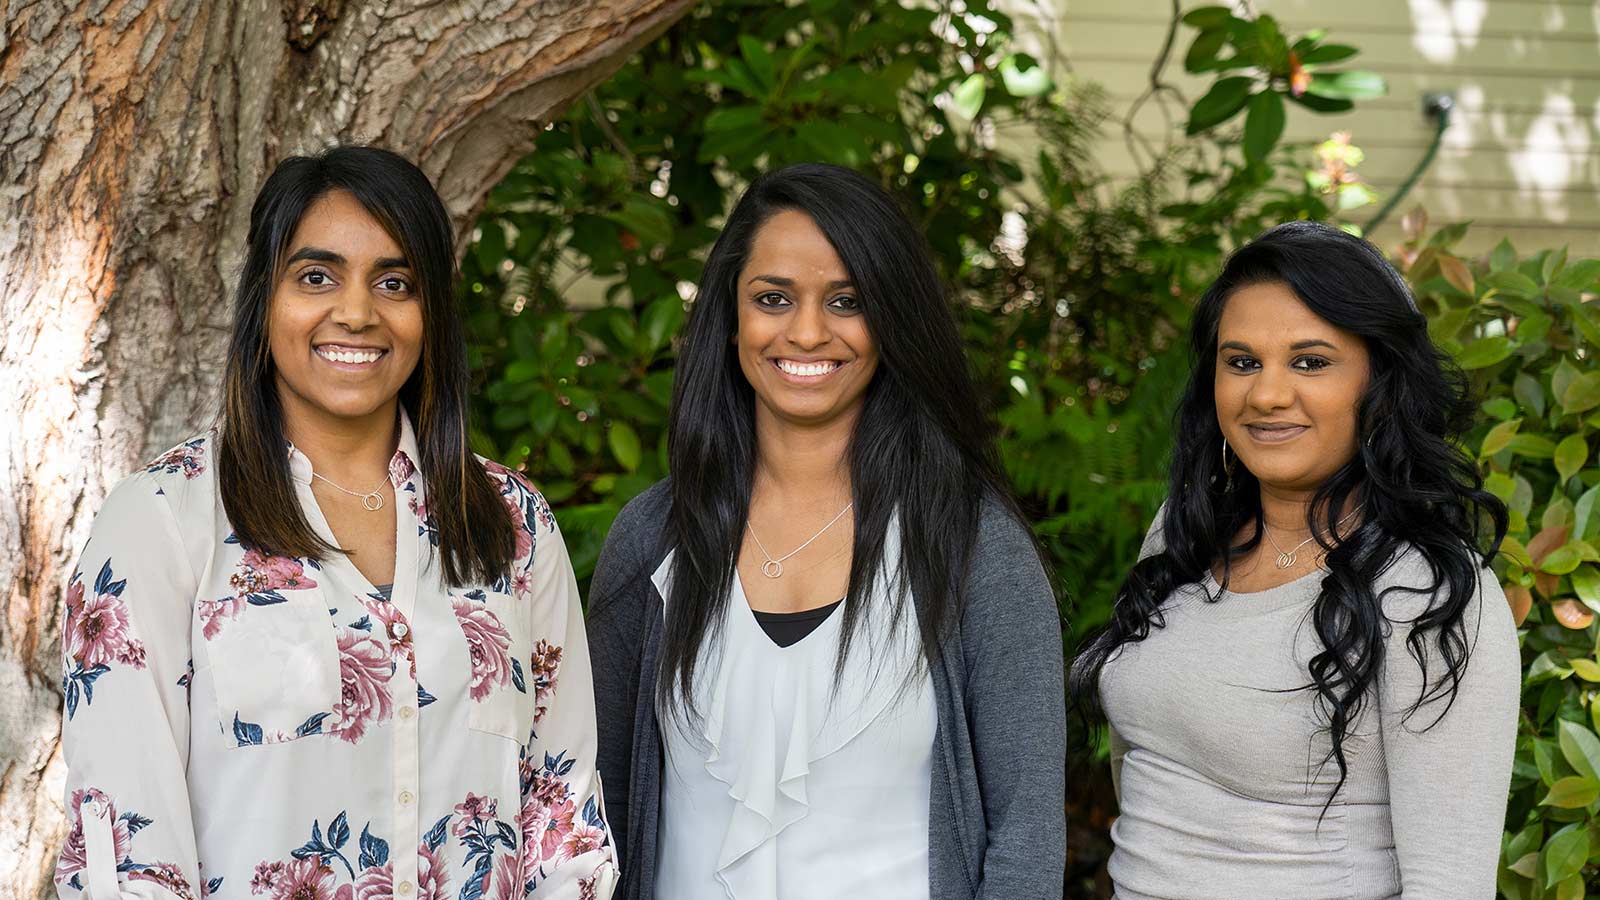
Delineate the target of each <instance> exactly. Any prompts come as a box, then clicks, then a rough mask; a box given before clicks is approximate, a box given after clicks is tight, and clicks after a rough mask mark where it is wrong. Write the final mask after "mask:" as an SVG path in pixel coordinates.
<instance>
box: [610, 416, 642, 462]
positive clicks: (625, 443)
mask: <svg viewBox="0 0 1600 900" xmlns="http://www.w3.org/2000/svg"><path fill="white" fill-rule="evenodd" d="M606 440H607V443H608V444H609V445H610V446H611V455H612V456H614V457H616V459H617V463H618V464H620V465H621V466H622V467H623V468H624V469H627V470H628V471H629V472H632V471H633V470H634V469H637V468H639V460H640V457H641V454H642V450H641V448H640V446H639V433H638V432H636V431H634V430H633V426H632V425H629V424H628V423H627V422H623V421H620V420H618V421H613V422H612V423H611V428H610V430H609V431H607V433H606Z"/></svg>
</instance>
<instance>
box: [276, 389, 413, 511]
mask: <svg viewBox="0 0 1600 900" xmlns="http://www.w3.org/2000/svg"><path fill="white" fill-rule="evenodd" d="M282 406H283V432H284V437H286V438H288V439H289V442H290V443H292V444H294V446H295V449H296V450H299V451H300V452H301V453H304V454H305V455H306V458H307V459H309V460H311V468H312V470H313V471H315V472H316V473H317V474H319V475H321V476H322V477H324V478H327V479H330V480H332V481H333V482H334V483H336V484H338V485H340V486H341V487H347V488H350V489H351V490H356V489H360V490H366V489H367V488H369V487H371V486H372V483H373V482H375V481H377V480H379V479H380V478H383V477H384V476H385V475H386V474H387V473H388V471H389V460H390V459H391V458H392V457H393V456H394V451H395V447H396V445H397V444H398V443H399V442H400V423H399V419H398V411H399V403H398V401H394V400H391V401H390V402H389V403H387V404H385V405H383V406H381V407H379V408H378V409H377V410H374V411H373V412H372V413H370V414H368V415H364V416H358V417H345V416H334V415H329V414H327V413H325V412H323V411H321V410H314V409H308V408H307V407H308V404H306V403H304V402H303V401H299V400H298V399H295V400H291V399H289V398H284V400H283V402H282Z"/></svg>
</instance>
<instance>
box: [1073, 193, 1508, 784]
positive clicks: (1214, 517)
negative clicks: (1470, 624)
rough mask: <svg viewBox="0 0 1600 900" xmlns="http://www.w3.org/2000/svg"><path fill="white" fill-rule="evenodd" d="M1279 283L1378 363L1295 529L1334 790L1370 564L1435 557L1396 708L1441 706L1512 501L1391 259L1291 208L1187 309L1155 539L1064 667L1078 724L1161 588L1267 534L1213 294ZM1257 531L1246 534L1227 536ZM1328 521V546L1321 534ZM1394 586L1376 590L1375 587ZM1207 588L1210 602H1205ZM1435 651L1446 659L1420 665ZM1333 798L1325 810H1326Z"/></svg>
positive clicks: (1363, 665)
mask: <svg viewBox="0 0 1600 900" xmlns="http://www.w3.org/2000/svg"><path fill="white" fill-rule="evenodd" d="M1263 283H1280V284H1283V285H1286V286H1287V287H1288V288H1289V289H1290V290H1291V291H1293V292H1294V294H1295V296H1297V297H1298V298H1299V299H1300V300H1301V302H1303V303H1305V305H1306V306H1307V307H1308V308H1310V310H1311V311H1312V312H1313V313H1315V314H1316V315H1318V316H1319V317H1321V318H1322V319H1323V320H1325V321H1327V322H1328V323H1330V324H1332V325H1335V326H1337V327H1339V328H1341V329H1343V330H1345V331H1348V332H1350V333H1352V334H1355V335H1357V336H1358V337H1360V338H1361V340H1362V341H1363V343H1364V344H1365V346H1366V349H1367V353H1368V357H1369V360H1370V366H1371V373H1370V379H1369V382H1368V386H1367V389H1366V393H1365V395H1364V396H1363V397H1362V398H1361V403H1360V407H1359V409H1358V411H1357V412H1358V418H1357V421H1358V423H1359V424H1358V427H1359V428H1360V450H1359V452H1357V453H1356V455H1355V456H1354V457H1353V458H1352V459H1351V460H1350V461H1349V462H1347V463H1346V464H1345V465H1344V466H1343V467H1341V468H1340V469H1339V470H1338V471H1336V472H1335V473H1334V474H1333V475H1332V476H1330V477H1329V478H1328V479H1327V481H1325V482H1324V483H1323V484H1322V485H1321V487H1319V488H1318V489H1317V491H1316V493H1315V494H1314V496H1313V499H1312V502H1311V503H1310V504H1309V505H1308V506H1307V511H1306V525H1307V527H1308V528H1310V529H1311V533H1312V534H1314V535H1317V541H1318V543H1319V544H1321V545H1322V547H1323V549H1324V550H1326V551H1327V556H1326V560H1325V565H1326V568H1327V575H1326V577H1324V578H1323V580H1322V592H1321V594H1320V595H1319V596H1318V598H1317V601H1316V604H1315V605H1314V607H1313V608H1312V612H1311V624H1312V626H1313V627H1314V628H1315V629H1316V635H1317V638H1318V639H1319V641H1320V643H1321V646H1322V650H1321V651H1320V652H1318V653H1317V654H1316V655H1314V656H1313V657H1312V658H1311V660H1310V661H1309V663H1308V666H1307V668H1308V675H1309V678H1310V681H1309V683H1308V684H1307V685H1305V686H1303V688H1301V689H1304V690H1309V691H1312V692H1314V694H1315V695H1316V698H1317V704H1318V708H1319V712H1320V714H1321V715H1322V716H1325V718H1326V722H1325V727H1326V728H1327V729H1328V732H1329V734H1330V736H1331V739H1332V750H1331V753H1330V756H1331V757H1332V759H1333V760H1334V761H1335V762H1336V763H1337V764H1338V767H1339V780H1338V782H1337V783H1336V784H1335V785H1334V788H1333V791H1332V793H1330V795H1329V797H1328V801H1327V802H1328V803H1330V804H1331V803H1332V802H1333V798H1334V797H1335V796H1337V795H1338V792H1339V790H1340V789H1341V788H1342V787H1343V786H1344V783H1345V779H1346V776H1347V774H1348V769H1347V766H1346V760H1345V750H1344V744H1345V740H1346V738H1347V736H1348V734H1349V730H1350V728H1351V726H1352V724H1353V723H1354V722H1355V721H1356V720H1357V718H1358V717H1359V715H1360V713H1361V711H1362V709H1363V708H1364V706H1365V704H1366V702H1367V693H1368V691H1369V689H1371V688H1372V687H1373V685H1374V682H1375V680H1376V678H1377V676H1378V672H1379V670H1380V668H1381V667H1382V665H1383V654H1384V639H1385V633H1386V629H1387V627H1388V626H1387V622H1386V620H1385V618H1384V614H1383V600H1384V597H1383V596H1382V595H1380V594H1379V593H1378V592H1377V591H1376V590H1375V588H1374V586H1375V585H1376V583H1377V580H1378V577H1379V575H1380V574H1382V572H1383V571H1384V569H1385V568H1387V567H1388V566H1389V565H1390V564H1391V563H1392V562H1393V561H1394V559H1395V558H1396V557H1397V555H1398V554H1400V553H1401V552H1402V551H1403V550H1404V549H1406V548H1407V547H1410V548H1415V550H1416V551H1417V552H1419V553H1420V554H1421V555H1422V557H1423V558H1424V559H1425V560H1426V561H1427V563H1428V565H1429V567H1430V568H1431V569H1432V577H1433V584H1432V585H1431V586H1422V585H1415V586H1408V587H1414V588H1416V589H1423V590H1427V591H1429V592H1431V593H1432V594H1433V595H1434V597H1435V599H1434V601H1433V602H1432V604H1431V605H1430V607H1429V608H1428V610H1427V611H1426V612H1425V613H1424V614H1423V615H1422V616H1421V617H1419V618H1418V619H1416V620H1415V621H1414V622H1413V624H1412V626H1411V631H1410V634H1409V635H1408V636H1407V637H1406V647H1407V648H1408V650H1409V653H1410V655H1411V656H1412V658H1413V659H1415V660H1416V662H1417V664H1418V665H1419V666H1421V667H1422V674H1423V689H1422V692H1421V695H1420V696H1419V697H1418V698H1417V700H1416V702H1415V703H1414V704H1413V705H1412V706H1411V707H1410V709H1409V710H1408V711H1407V713H1406V715H1407V717H1410V716H1411V715H1413V714H1415V713H1416V712H1417V710H1419V709H1420V708H1421V707H1422V706H1423V705H1424V704H1429V703H1432V702H1433V701H1435V700H1441V699H1442V700H1443V701H1444V705H1443V707H1442V708H1440V709H1439V712H1438V716H1437V717H1435V718H1434V720H1433V721H1432V722H1430V723H1428V726H1427V727H1430V728H1431V727H1432V726H1433V725H1434V724H1437V722H1438V721H1439V720H1440V719H1442V718H1443V717H1444V715H1445V714H1446V713H1448V712H1449V709H1450V705H1451V704H1452V703H1453V702H1454V700H1455V694H1456V691H1457V689H1458V688H1459V687H1460V683H1461V676H1462V673H1463V672H1464V671H1465V670H1466V666H1467V661H1468V656H1469V653H1470V642H1469V641H1468V638H1467V628H1466V623H1465V622H1464V621H1463V618H1464V613H1465V612H1466V609H1467V606H1468V604H1469V603H1470V602H1471V600H1472V597H1473V595H1474V593H1475V592H1476V591H1477V588H1478V578H1479V573H1480V571H1481V570H1482V569H1483V568H1484V567H1485V566H1486V565H1487V560H1488V559H1490V558H1492V556H1493V555H1494V554H1495V553H1496V552H1497V551H1498V549H1499V546H1500V541H1501V539H1502V538H1504V537H1505V532H1506V518H1507V517H1506V509H1505V505H1504V504H1502V503H1501V502H1500V501H1499V499H1497V498H1496V497H1495V496H1494V495H1492V494H1490V493H1488V492H1486V491H1484V490H1483V482H1482V479H1481V478H1480V476H1479V474H1478V469H1477V466H1476V465H1475V464H1474V462H1473V460H1472V458H1471V457H1470V456H1468V455H1467V454H1466V453H1465V452H1464V451H1463V450H1462V449H1461V448H1460V446H1459V445H1458V444H1457V443H1455V440H1454V439H1455V438H1456V437H1457V436H1459V435H1460V434H1461V433H1462V432H1464V431H1465V430H1466V429H1467V428H1468V427H1470V425H1471V423H1472V416H1473V412H1474V407H1473V404H1472V402H1471V400H1470V399H1469V397H1468V391H1467V380H1466V376H1465V375H1464V374H1463V373H1462V372H1461V370H1460V368H1459V367H1457V366H1456V365H1455V364H1454V362H1453V361H1452V360H1451V359H1450V358H1449V357H1447V356H1446V355H1445V354H1444V353H1442V352H1441V351H1440V350H1439V349H1438V348H1437V347H1435V346H1434V344H1433V342H1432V340H1431V339H1430V338H1429V337H1428V329H1427V320H1426V319H1425V318H1424V317H1423V315H1422V313H1421V311H1419V310H1418V309H1417V304H1416V301H1415V300H1414V299H1413V298H1412V296H1411V291H1410V290H1409V289H1408V288H1407V287H1406V283H1405V281H1404V280H1403V279H1401V277H1400V275H1399V273H1397V272H1396V271H1395V270H1394V267H1393V266H1391V265H1389V263H1388V261H1387V260H1385V259H1384V258H1383V256H1382V255H1381V254H1379V252H1378V251H1377V249H1376V248H1374V247H1373V246H1372V245H1371V244H1369V243H1367V242H1366V241H1364V240H1361V239H1360V238H1357V237H1354V236H1352V235H1349V234H1347V233H1345V232H1343V231H1341V230H1339V229H1337V228H1333V227H1330V226H1328V225H1323V224H1320V223H1316V222H1289V223H1286V224H1283V225H1279V226H1277V227H1276V228H1273V229H1271V230H1269V231H1267V232H1266V233H1264V234H1262V235H1260V236H1259V237H1257V238H1256V239H1255V240H1254V241H1252V242H1251V243H1249V244H1248V245H1246V246H1245V247H1243V248H1241V249H1240V250H1239V251H1238V252H1236V253H1234V254H1233V256H1232V257H1231V258H1229V260H1228V262H1227V264H1226V266H1224V268H1223V270H1222V274H1221V275H1220V276H1218V278H1217V280H1216V281H1215V282H1213V283H1212V284H1211V287H1210V288H1209V289H1208V290H1207V291H1206V293H1205V295H1204V296H1203V297H1202V298H1201V299H1200V303H1199V305H1198V306H1197V307H1196V309H1195V315H1194V321H1193V324H1192V328H1191V333H1190V341H1191V348H1192V351H1193V370H1192V371H1191V373H1190V377H1189V383H1188V386H1187V388H1186V389H1185V390H1184V393H1183V398H1182V400H1181V401H1180V403H1179V406H1178V409H1177V411H1176V413H1175V415H1174V420H1175V421H1174V426H1175V427H1174V434H1175V435H1176V436H1177V443H1176V445H1175V446H1174V448H1173V451H1172V461H1171V468H1170V471H1169V473H1168V479H1167V480H1168V487H1167V503H1166V506H1165V514H1164V516H1163V518H1162V520H1161V526H1160V527H1161V536H1162V538H1163V539H1164V544H1165V549H1164V550H1163V551H1162V552H1160V553H1156V554H1154V555H1152V556H1149V557H1147V558H1145V559H1143V560H1140V561H1139V562H1138V563H1137V564H1136V565H1134V567H1133V569H1132V571H1130V572H1129V573H1128V577H1127V579H1126V580H1125V581H1124V582H1123V584H1122V587H1121V588H1120V589H1119V591H1118V592H1117V597H1116V603H1115V606H1114V608H1113V610H1112V614H1111V621H1110V622H1109V623H1108V624H1107V625H1106V627H1105V629H1104V630H1103V631H1101V632H1100V633H1099V634H1097V635H1096V636H1095V637H1094V638H1092V639H1091V640H1090V641H1088V642H1087V644H1086V645H1085V648H1084V650H1083V651H1082V652H1081V653H1080V654H1079V656H1078V659H1077V661H1076V662H1075V664H1074V666H1073V670H1072V678H1071V692H1072V699H1073V706H1074V708H1075V709H1076V711H1077V713H1078V715H1079V716H1080V717H1081V718H1083V719H1084V720H1086V722H1095V721H1099V720H1101V719H1103V717H1104V711H1103V710H1102V709H1101V707H1100V675H1101V672H1102V670H1103V669H1104V667H1105V665H1106V662H1107V660H1109V659H1110V658H1111V657H1112V656H1113V655H1114V654H1115V653H1116V652H1117V650H1118V648H1120V647H1121V646H1122V645H1124V644H1127V643H1130V642H1135V641H1142V640H1144V639H1145V638H1146V637H1148V636H1149V635H1150V630H1151V629H1152V628H1161V627H1163V625H1164V624H1165V623H1164V622H1163V618H1162V614H1161V606H1162V604H1163V602H1165V601H1166V599H1167V598H1168V597H1169V596H1170V595H1171V594H1172V592H1173V591H1174V590H1176V589H1177V588H1178V587H1180V586H1182V585H1186V584H1195V583H1199V582H1201V580H1202V579H1203V577H1204V576H1205V574H1206V571H1207V570H1208V569H1209V568H1210V567H1211V566H1212V565H1213V564H1216V563H1219V562H1220V563H1221V564H1222V566H1223V583H1224V584H1226V582H1227V580H1228V579H1227V572H1228V564H1229V561H1230V560H1231V559H1233V558H1234V557H1236V556H1238V555H1241V554H1243V553H1247V552H1249V551H1251V550H1253V549H1255V547H1256V546H1257V545H1258V544H1259V543H1260V541H1261V538H1262V525H1261V494H1260V486H1259V483H1258V482H1257V481H1256V479H1255V478H1254V477H1253V476H1252V475H1251V474H1250V473H1249V472H1248V471H1246V470H1245V468H1244V467H1243V466H1239V467H1237V471H1236V472H1234V473H1233V477H1232V478H1229V477H1228V475H1227V473H1226V472H1225V471H1224V467H1223V458H1222V430H1221V428H1220V426H1219V425H1218V424H1217V410H1216V397H1215V393H1214V390H1215V389H1214V386H1213V385H1214V381H1215V377H1216V376H1215V371H1216V358H1217V328H1218V323H1219V321H1220V319H1221V318H1222V310H1223V307H1224V306H1226V305H1227V302H1228V299H1229V298H1230V297H1232V296H1233V294H1234V293H1235V292H1236V291H1238V290H1239V289H1241V288H1244V287H1247V286H1250V285H1255V284H1263ZM1347 501H1350V502H1351V503H1362V504H1364V506H1362V514H1363V515H1362V521H1361V524H1360V525H1359V526H1358V527H1357V528H1356V529H1355V530H1354V531H1353V532H1350V533H1343V531H1342V530H1340V529H1336V527H1335V526H1336V522H1335V520H1336V519H1337V517H1338V515H1339V511H1340V510H1343V509H1345V508H1346V502H1347ZM1245 529H1250V537H1249V538H1248V539H1247V540H1245V541H1244V542H1243V543H1240V544H1234V543H1233V542H1234V539H1235V536H1236V535H1238V534H1240V532H1241V531H1244V530H1245ZM1333 534H1339V535H1340V538H1341V539H1340V540H1339V542H1338V543H1337V544H1334V543H1332V541H1331V540H1330V539H1329V538H1327V537H1325V536H1326V535H1333ZM1384 593H1387V590H1386V591H1385V592H1384ZM1211 599H1212V600H1213V601H1214V600H1216V599H1217V598H1211ZM1430 647H1432V648H1436V650H1437V656H1438V659H1440V660H1442V662H1443V668H1444V671H1442V672H1438V673H1436V677H1433V676H1434V675H1435V673H1430V672H1428V664H1427V660H1428V658H1429V650H1430ZM1324 808H1325V809H1326V806H1325V807H1324Z"/></svg>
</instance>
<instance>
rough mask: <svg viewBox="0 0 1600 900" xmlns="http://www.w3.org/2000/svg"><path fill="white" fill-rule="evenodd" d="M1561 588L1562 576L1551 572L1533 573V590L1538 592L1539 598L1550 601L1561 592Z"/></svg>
mask: <svg viewBox="0 0 1600 900" xmlns="http://www.w3.org/2000/svg"><path fill="white" fill-rule="evenodd" d="M1560 587H1561V576H1560V575H1552V574H1550V573H1549V572H1535V573H1533V589H1534V590H1536V591H1538V592H1539V596H1541V597H1543V598H1545V599H1546V600H1549V599H1550V598H1551V597H1553V596H1555V593H1556V591H1557V590H1559V589H1560Z"/></svg>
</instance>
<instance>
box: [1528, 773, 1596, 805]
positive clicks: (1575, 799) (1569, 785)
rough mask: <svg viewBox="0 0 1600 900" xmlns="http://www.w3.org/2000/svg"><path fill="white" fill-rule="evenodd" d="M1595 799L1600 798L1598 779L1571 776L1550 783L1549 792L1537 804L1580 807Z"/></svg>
mask: <svg viewBox="0 0 1600 900" xmlns="http://www.w3.org/2000/svg"><path fill="white" fill-rule="evenodd" d="M1596 800H1600V781H1595V780H1594V779H1593V778H1581V777H1578V776H1572V777H1570V778H1563V779H1561V780H1560V781H1557V782H1556V783H1555V784H1553V785H1551V786H1550V792H1549V793H1548V794H1546V795H1545V797H1544V799H1543V800H1541V801H1539V805H1540V806H1554V807H1558V808H1560V809H1582V808H1583V807H1585V806H1588V805H1589V804H1591V803H1593V802H1595V801H1596Z"/></svg>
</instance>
